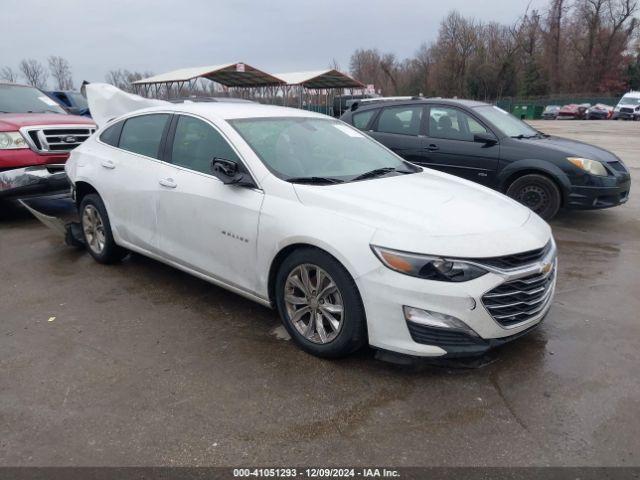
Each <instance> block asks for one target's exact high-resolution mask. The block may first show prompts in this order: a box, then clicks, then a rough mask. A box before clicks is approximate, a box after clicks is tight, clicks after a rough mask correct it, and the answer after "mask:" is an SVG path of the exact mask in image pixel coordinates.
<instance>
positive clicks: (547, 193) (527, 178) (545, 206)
mask: <svg viewBox="0 0 640 480" xmlns="http://www.w3.org/2000/svg"><path fill="white" fill-rule="evenodd" d="M507 195H508V196H509V197H511V198H513V199H514V200H516V201H518V202H520V203H522V204H523V205H525V206H526V207H529V208H530V209H531V210H533V211H534V212H536V213H537V214H538V215H540V216H541V217H542V218H544V219H545V220H550V219H552V218H553V217H554V216H555V215H556V213H558V210H559V209H560V203H561V196H560V190H559V189H558V186H557V185H556V184H555V183H554V181H553V180H551V179H550V178H548V177H545V176H544V175H538V174H530V175H524V176H522V177H520V178H518V179H516V180H515V181H514V182H513V183H512V184H511V185H509V188H508V189H507Z"/></svg>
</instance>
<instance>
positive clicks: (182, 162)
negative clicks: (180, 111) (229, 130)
mask: <svg viewBox="0 0 640 480" xmlns="http://www.w3.org/2000/svg"><path fill="white" fill-rule="evenodd" d="M216 157H218V158H224V159H225V160H233V161H236V162H239V161H240V160H239V158H238V156H237V155H236V153H235V152H234V151H233V149H232V148H231V146H230V145H229V143H228V142H227V141H226V140H225V139H224V137H223V136H222V135H221V134H220V133H218V132H217V130H215V129H214V128H213V127H212V126H211V125H209V124H208V123H206V122H203V121H202V120H198V119H197V118H193V117H188V116H180V117H179V118H178V124H177V125H176V134H175V137H174V139H173V149H172V151H171V163H173V164H175V165H179V166H181V167H185V168H188V169H190V170H195V171H196V172H202V173H208V174H211V160H213V159H214V158H216Z"/></svg>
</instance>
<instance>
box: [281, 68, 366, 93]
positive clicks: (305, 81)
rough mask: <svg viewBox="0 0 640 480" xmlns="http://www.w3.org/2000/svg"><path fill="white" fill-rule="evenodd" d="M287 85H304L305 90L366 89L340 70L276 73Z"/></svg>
mask: <svg viewBox="0 0 640 480" xmlns="http://www.w3.org/2000/svg"><path fill="white" fill-rule="evenodd" d="M274 76H275V77H278V78H280V79H282V80H283V81H284V83H286V84H287V85H302V86H303V87H304V88H312V89H330V88H364V87H365V85H364V84H363V83H361V82H359V81H358V80H356V79H354V78H351V77H350V76H349V75H345V74H344V73H342V72H339V71H338V70H314V71H309V72H288V73H276V74H274Z"/></svg>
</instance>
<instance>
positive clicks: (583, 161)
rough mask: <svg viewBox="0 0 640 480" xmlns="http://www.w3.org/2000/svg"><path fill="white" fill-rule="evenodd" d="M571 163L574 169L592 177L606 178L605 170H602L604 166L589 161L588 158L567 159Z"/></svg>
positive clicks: (594, 161)
mask: <svg viewBox="0 0 640 480" xmlns="http://www.w3.org/2000/svg"><path fill="white" fill-rule="evenodd" d="M567 160H569V161H570V162H571V163H573V164H574V165H575V166H576V167H578V168H579V169H581V170H584V171H585V172H589V173H591V174H593V175H598V176H601V177H606V176H607V175H608V173H607V169H606V168H604V165H603V164H602V163H601V162H598V161H597V160H590V159H588V158H580V157H567Z"/></svg>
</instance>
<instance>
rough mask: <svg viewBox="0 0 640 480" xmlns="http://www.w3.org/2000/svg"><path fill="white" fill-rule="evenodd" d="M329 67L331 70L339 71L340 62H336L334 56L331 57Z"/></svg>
mask: <svg viewBox="0 0 640 480" xmlns="http://www.w3.org/2000/svg"><path fill="white" fill-rule="evenodd" d="M329 68H330V69H331V70H337V71H340V64H339V63H338V60H336V59H335V58H332V59H331V61H330V62H329Z"/></svg>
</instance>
